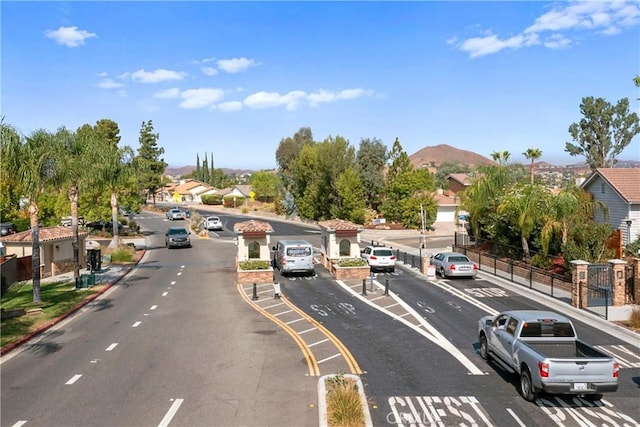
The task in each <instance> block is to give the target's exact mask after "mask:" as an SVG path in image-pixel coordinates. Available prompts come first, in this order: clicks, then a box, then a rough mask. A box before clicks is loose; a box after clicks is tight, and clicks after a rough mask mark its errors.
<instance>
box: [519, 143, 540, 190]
mask: <svg viewBox="0 0 640 427" xmlns="http://www.w3.org/2000/svg"><path fill="white" fill-rule="evenodd" d="M522 154H524V156H525V157H526V158H527V159H529V160H531V163H530V164H529V177H530V184H531V185H533V177H534V173H533V168H534V162H535V161H536V160H538V159H539V158H540V157H541V156H542V150H540V149H539V148H527V151H525V152H524V153H522Z"/></svg>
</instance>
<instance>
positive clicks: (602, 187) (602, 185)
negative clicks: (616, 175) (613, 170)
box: [600, 182, 605, 194]
mask: <svg viewBox="0 0 640 427" xmlns="http://www.w3.org/2000/svg"><path fill="white" fill-rule="evenodd" d="M604 190H605V186H604V182H602V183H600V192H601V193H602V194H604V193H605V191H604Z"/></svg>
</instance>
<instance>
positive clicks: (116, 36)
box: [0, 0, 640, 170]
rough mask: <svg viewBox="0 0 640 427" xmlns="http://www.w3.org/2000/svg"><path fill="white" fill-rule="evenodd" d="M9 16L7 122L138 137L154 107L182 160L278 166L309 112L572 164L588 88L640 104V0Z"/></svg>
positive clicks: (44, 6) (409, 135) (104, 7)
mask: <svg viewBox="0 0 640 427" xmlns="http://www.w3.org/2000/svg"><path fill="white" fill-rule="evenodd" d="M0 24H1V30H0V31H1V33H0V36H1V75H0V78H1V86H0V87H1V91H2V92H1V95H0V97H1V98H0V102H1V103H0V107H1V108H0V115H1V116H2V117H3V118H4V122H5V123H6V124H10V125H12V126H13V127H15V128H16V129H17V130H18V131H19V132H20V133H22V134H23V135H25V136H28V135H29V134H30V133H32V132H34V131H36V130H38V129H46V130H49V131H51V132H55V130H57V129H58V128H60V127H63V126H64V127H66V128H68V129H71V130H76V129H77V128H79V127H80V126H82V125H84V124H91V125H94V124H95V123H96V122H97V121H98V120H101V119H111V120H113V121H115V122H116V123H118V126H119V129H120V136H121V138H122V139H121V144H122V145H129V146H131V147H132V148H134V149H137V148H138V146H139V142H138V137H139V135H140V130H141V128H142V124H143V122H149V121H151V122H152V123H153V127H154V132H156V133H158V134H159V138H158V145H159V146H160V147H163V148H164V150H165V152H164V155H163V157H164V160H165V161H166V162H167V163H168V164H169V165H170V166H171V167H181V166H186V165H195V164H196V158H197V156H199V157H200V160H201V161H202V160H203V159H204V157H205V155H206V157H207V159H210V158H211V156H212V155H213V159H214V166H215V167H216V168H232V169H250V170H260V169H273V168H276V167H277V163H276V158H275V152H276V150H277V148H278V145H279V143H280V141H281V140H282V139H284V138H287V137H292V136H293V135H294V134H295V133H296V132H297V131H298V130H299V129H300V128H302V127H308V128H310V129H311V131H312V133H313V137H314V140H315V141H318V142H321V141H324V140H325V139H327V138H335V137H337V136H341V137H343V138H346V139H347V140H348V141H349V144H350V145H351V146H353V147H354V148H355V149H356V150H357V149H358V147H359V145H360V141H361V140H362V139H366V138H368V139H374V138H377V139H379V140H381V141H382V142H383V143H384V144H385V145H386V146H387V147H388V148H389V149H390V148H391V147H392V145H393V142H394V140H395V139H396V138H398V140H399V141H400V144H401V145H402V148H403V149H404V151H405V152H406V153H407V154H408V155H411V154H413V153H415V152H417V151H419V150H420V149H422V148H424V147H427V146H435V145H439V144H448V145H450V146H453V147H455V148H458V149H462V150H469V151H473V152H475V153H478V154H481V155H483V156H486V157H489V158H490V157H491V153H493V152H495V151H505V150H506V151H509V152H510V153H511V158H510V159H511V160H513V161H522V162H527V160H526V159H525V157H524V155H523V154H522V153H523V152H524V151H526V150H527V149H528V148H538V149H540V150H542V157H541V158H540V159H539V160H541V161H546V162H549V163H552V164H556V165H563V164H571V163H579V162H582V161H583V160H584V158H583V157H579V156H578V157H571V156H569V155H568V153H566V152H565V151H564V148H565V143H566V142H572V139H571V136H570V134H569V132H568V128H569V126H570V125H571V124H572V123H575V122H578V121H579V120H580V119H581V118H582V117H583V116H582V114H581V112H580V104H581V102H582V99H583V98H584V97H587V96H593V97H602V98H604V99H605V100H607V101H608V102H610V103H612V104H615V103H617V102H618V100H620V99H622V98H625V97H626V98H628V99H629V100H630V104H631V111H635V112H638V111H639V108H638V98H640V92H639V90H638V88H636V87H635V85H634V83H633V78H634V77H635V76H636V75H639V74H640V3H639V2H637V1H622V0H620V1H611V2H609V1H588V2H583V1H561V2H546V1H531V2H526V1H488V2H482V1H467V2H459V1H422V2H417V1H414V2H398V1H376V2H364V1H355V2H346V1H334V2H329V1H322V2H311V1H302V2H289V1H262V2H249V1H233V2H225V1H193V2H190V1H162V2H158V1H105V2H100V1H86V2H85V1H66V2H57V1H43V2H34V1H11V0H9V1H7V0H4V1H2V2H0ZM618 158H619V159H621V160H640V136H637V137H636V138H635V139H634V140H633V142H632V143H631V145H629V146H628V147H627V149H626V150H625V151H623V152H622V154H621V155H619V156H618ZM452 160H455V159H452ZM209 166H211V165H209Z"/></svg>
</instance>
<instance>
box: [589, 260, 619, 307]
mask: <svg viewBox="0 0 640 427" xmlns="http://www.w3.org/2000/svg"><path fill="white" fill-rule="evenodd" d="M612 283H613V269H612V268H611V266H610V265H609V264H589V267H588V269H587V306H586V307H585V308H586V309H587V310H589V311H591V312H592V313H594V314H597V315H599V316H602V317H604V318H605V319H606V318H607V317H608V307H609V306H610V305H611V291H612Z"/></svg>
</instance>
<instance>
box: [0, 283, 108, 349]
mask: <svg viewBox="0 0 640 427" xmlns="http://www.w3.org/2000/svg"><path fill="white" fill-rule="evenodd" d="M96 292H98V289H96V288H95V287H94V288H90V289H81V290H76V289H75V285H74V283H73V282H56V283H46V284H44V283H43V284H42V285H41V287H40V297H41V299H42V303H41V304H34V303H33V287H32V286H31V283H29V282H25V283H24V284H20V285H16V286H14V287H13V288H12V289H11V290H10V291H9V292H7V293H6V295H4V296H3V297H2V299H0V306H1V307H2V308H4V309H5V310H9V309H12V308H24V309H25V310H30V309H34V308H41V309H42V312H41V313H38V314H28V315H26V316H21V317H14V318H12V319H6V320H3V321H2V329H1V334H0V335H1V336H0V347H4V346H6V345H7V344H11V343H13V342H15V341H18V340H19V339H21V338H22V337H24V336H25V335H27V334H29V333H30V332H33V331H35V330H37V329H38V328H39V327H40V326H42V325H44V324H47V323H49V322H50V321H52V320H53V319H55V318H57V317H59V316H61V315H63V314H65V313H67V312H68V311H70V310H71V309H72V308H73V307H75V306H76V305H77V304H78V303H80V302H82V301H83V300H84V299H86V298H88V297H89V296H91V295H93V294H94V293H96Z"/></svg>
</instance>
